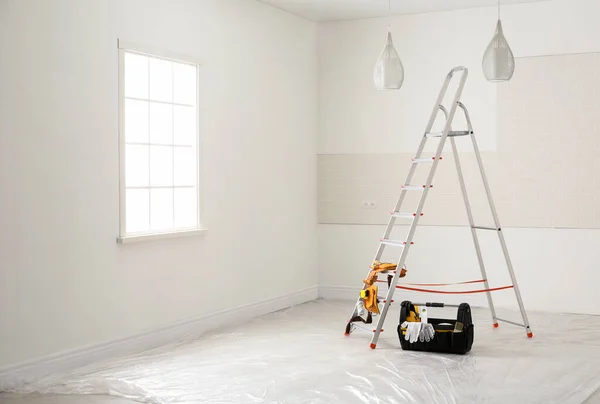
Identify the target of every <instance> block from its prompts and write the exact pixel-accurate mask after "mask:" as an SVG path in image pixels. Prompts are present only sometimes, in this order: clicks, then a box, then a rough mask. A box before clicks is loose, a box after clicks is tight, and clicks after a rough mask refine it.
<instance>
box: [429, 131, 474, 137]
mask: <svg viewBox="0 0 600 404" xmlns="http://www.w3.org/2000/svg"><path fill="white" fill-rule="evenodd" d="M471 133H472V132H469V131H468V130H453V131H450V132H448V136H451V137H454V136H468V135H470V134H471ZM443 134H444V132H430V133H427V137H442V135H443Z"/></svg>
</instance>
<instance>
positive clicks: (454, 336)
mask: <svg viewBox="0 0 600 404" xmlns="http://www.w3.org/2000/svg"><path fill="white" fill-rule="evenodd" d="M426 306H427V307H444V305H443V304H442V303H427V305H426ZM411 311H413V312H415V313H416V309H415V306H414V305H413V304H412V303H411V302H409V301H404V302H402V305H401V309H400V324H399V325H398V336H399V337H400V345H401V346H402V349H403V350H410V351H427V352H443V353H454V354H465V353H467V352H469V351H470V350H471V346H472V345H473V320H472V318H471V307H470V306H469V305H468V304H467V303H462V304H461V305H460V306H459V307H458V314H457V316H456V319H453V320H447V319H440V318H431V317H430V318H428V319H427V322H428V323H430V324H431V325H433V329H434V330H435V335H434V337H433V339H432V340H431V341H429V342H425V341H424V342H421V341H419V340H418V341H416V342H413V343H410V342H408V341H407V340H405V339H404V338H405V335H404V334H405V330H404V329H402V323H404V322H405V321H406V318H407V317H409V316H410V312H411Z"/></svg>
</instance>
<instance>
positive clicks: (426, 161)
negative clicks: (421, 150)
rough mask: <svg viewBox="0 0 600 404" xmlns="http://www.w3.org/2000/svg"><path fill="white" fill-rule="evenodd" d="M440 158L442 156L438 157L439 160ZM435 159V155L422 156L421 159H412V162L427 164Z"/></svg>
mask: <svg viewBox="0 0 600 404" xmlns="http://www.w3.org/2000/svg"><path fill="white" fill-rule="evenodd" d="M441 159H442V157H440V160H441ZM434 161H435V157H431V158H423V159H412V162H413V164H427V163H433V162H434Z"/></svg>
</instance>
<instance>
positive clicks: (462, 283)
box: [404, 279, 485, 286]
mask: <svg viewBox="0 0 600 404" xmlns="http://www.w3.org/2000/svg"><path fill="white" fill-rule="evenodd" d="M483 282H485V279H479V280H476V281H467V282H457V283H405V284H404V285H410V286H452V285H470V284H472V283H483Z"/></svg>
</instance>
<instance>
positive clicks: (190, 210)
mask: <svg viewBox="0 0 600 404" xmlns="http://www.w3.org/2000/svg"><path fill="white" fill-rule="evenodd" d="M197 226H198V191H197V189H196V188H184V189H176V190H175V227H176V228H178V229H181V228H190V227H197Z"/></svg>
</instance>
